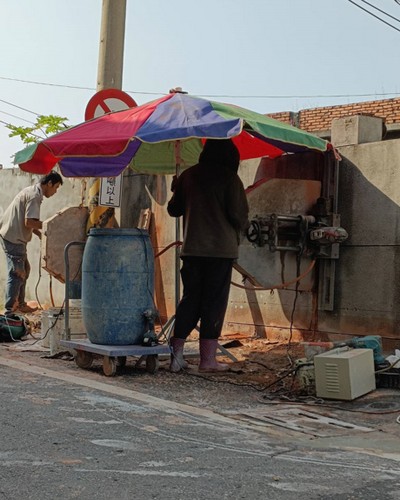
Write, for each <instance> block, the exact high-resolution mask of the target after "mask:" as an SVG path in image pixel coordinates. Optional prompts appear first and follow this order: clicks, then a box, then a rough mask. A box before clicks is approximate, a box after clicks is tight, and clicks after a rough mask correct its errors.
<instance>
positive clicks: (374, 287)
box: [319, 139, 400, 338]
mask: <svg viewBox="0 0 400 500" xmlns="http://www.w3.org/2000/svg"><path fill="white" fill-rule="evenodd" d="M339 150H340V154H341V155H342V156H343V161H342V162H341V163H340V181H339V212H340V214H341V219H342V226H343V227H344V228H346V230H347V231H348V233H349V239H348V240H347V241H346V242H345V243H344V244H342V245H341V250H340V260H339V262H338V266H337V275H336V287H335V288H336V292H335V311H334V313H330V314H329V313H320V315H319V329H320V330H322V331H326V332H341V333H348V334H356V335H358V334H363V335H366V334H371V335H373V334H377V335H382V336H386V337H394V338H399V337H400V324H399V320H400V308H399V305H400V286H399V283H400V246H399V244H400V206H399V205H400V168H399V166H400V140H398V139H397V140H388V141H380V142H373V143H368V144H359V145H355V146H346V147H341V148H340V149H339Z"/></svg>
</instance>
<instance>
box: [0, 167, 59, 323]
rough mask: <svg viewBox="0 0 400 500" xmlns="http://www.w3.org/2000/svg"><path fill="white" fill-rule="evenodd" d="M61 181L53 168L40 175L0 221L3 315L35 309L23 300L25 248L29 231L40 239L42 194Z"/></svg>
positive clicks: (26, 265)
mask: <svg viewBox="0 0 400 500" xmlns="http://www.w3.org/2000/svg"><path fill="white" fill-rule="evenodd" d="M62 183H63V180H62V177H61V175H60V174H58V173H57V172H55V171H51V172H50V173H49V174H47V175H45V176H44V177H42V179H41V180H40V182H39V183H37V184H35V185H33V186H29V187H27V188H25V189H23V190H22V191H21V192H20V193H18V194H17V196H16V197H15V198H14V200H13V201H12V203H11V204H10V205H9V207H8V208H7V210H6V211H5V212H4V215H3V217H2V220H0V243H1V246H2V247H3V250H4V252H5V254H6V259H7V273H8V276H7V285H6V297H5V314H6V315H7V314H8V315H9V314H12V313H14V312H21V313H30V312H34V311H35V310H36V309H37V308H32V307H29V306H28V304H27V303H26V301H25V288H26V282H27V280H28V277H29V272H30V265H29V261H28V256H27V251H26V247H27V244H28V242H29V241H30V240H31V239H32V234H33V233H34V234H36V235H37V236H38V237H39V238H41V232H40V230H41V229H42V222H41V221H40V205H41V203H42V200H43V197H45V198H50V197H51V196H53V194H55V193H56V192H57V189H58V188H59V187H60V185H61V184H62Z"/></svg>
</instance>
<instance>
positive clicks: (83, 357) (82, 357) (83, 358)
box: [75, 350, 93, 368]
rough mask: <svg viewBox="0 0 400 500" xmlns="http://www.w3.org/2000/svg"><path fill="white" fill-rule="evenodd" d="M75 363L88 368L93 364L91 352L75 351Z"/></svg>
mask: <svg viewBox="0 0 400 500" xmlns="http://www.w3.org/2000/svg"><path fill="white" fill-rule="evenodd" d="M75 363H76V364H77V365H78V366H79V368H90V367H91V366H92V364H93V354H92V353H91V352H87V351H80V350H78V351H76V355H75Z"/></svg>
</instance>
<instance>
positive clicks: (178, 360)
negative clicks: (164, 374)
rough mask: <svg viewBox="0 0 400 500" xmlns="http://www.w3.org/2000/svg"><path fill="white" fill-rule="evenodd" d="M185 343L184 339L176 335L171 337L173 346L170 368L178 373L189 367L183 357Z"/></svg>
mask: <svg viewBox="0 0 400 500" xmlns="http://www.w3.org/2000/svg"><path fill="white" fill-rule="evenodd" d="M184 345H185V340H184V339H177V338H176V337H171V340H170V346H171V348H172V353H171V364H170V365H169V369H170V371H171V372H174V373H177V372H180V371H181V370H184V369H186V368H187V367H188V364H187V362H186V361H185V360H184V358H183V347H184Z"/></svg>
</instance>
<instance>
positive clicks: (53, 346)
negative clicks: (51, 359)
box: [41, 307, 86, 356]
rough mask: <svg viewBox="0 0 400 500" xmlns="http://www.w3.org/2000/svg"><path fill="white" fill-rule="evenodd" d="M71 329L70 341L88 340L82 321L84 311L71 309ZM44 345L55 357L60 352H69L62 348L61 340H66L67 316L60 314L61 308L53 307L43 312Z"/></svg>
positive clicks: (76, 308)
mask: <svg viewBox="0 0 400 500" xmlns="http://www.w3.org/2000/svg"><path fill="white" fill-rule="evenodd" d="M68 317H69V329H70V339H69V340H76V339H83V338H86V331H85V328H84V326H83V321H82V311H81V308H80V307H70V309H69V315H68ZM41 331H42V345H43V347H48V348H49V349H50V354H51V355H52V356H53V355H54V354H57V353H58V352H61V351H65V350H68V349H66V348H65V347H64V346H60V340H61V339H63V340H65V339H66V334H65V315H64V312H63V313H62V314H60V308H57V307H53V308H50V309H48V310H47V311H42V330H41Z"/></svg>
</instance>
